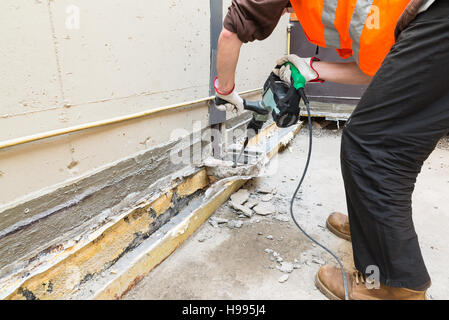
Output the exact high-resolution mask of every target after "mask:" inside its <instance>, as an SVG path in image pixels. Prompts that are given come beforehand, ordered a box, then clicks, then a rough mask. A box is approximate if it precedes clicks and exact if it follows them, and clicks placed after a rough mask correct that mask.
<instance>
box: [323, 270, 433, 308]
mask: <svg viewBox="0 0 449 320" xmlns="http://www.w3.org/2000/svg"><path fill="white" fill-rule="evenodd" d="M346 280H347V283H348V296H349V300H426V291H416V290H411V289H407V288H395V287H388V286H384V285H382V284H380V287H379V289H374V288H373V289H368V287H367V285H366V281H367V280H366V279H365V277H363V276H362V275H361V274H360V273H359V272H358V271H355V272H354V273H353V274H349V273H346ZM315 285H316V286H317V288H318V289H319V290H320V291H321V292H322V293H323V294H324V295H325V296H326V297H328V298H329V299H331V300H344V299H345V289H344V285H343V276H342V274H341V270H340V268H337V267H334V266H329V265H324V266H322V267H321V268H320V270H318V273H317V274H316V277H315Z"/></svg>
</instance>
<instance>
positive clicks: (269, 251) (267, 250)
mask: <svg viewBox="0 0 449 320" xmlns="http://www.w3.org/2000/svg"><path fill="white" fill-rule="evenodd" d="M264 251H265V253H273V250H271V249H268V248H267V249H265V250H264Z"/></svg>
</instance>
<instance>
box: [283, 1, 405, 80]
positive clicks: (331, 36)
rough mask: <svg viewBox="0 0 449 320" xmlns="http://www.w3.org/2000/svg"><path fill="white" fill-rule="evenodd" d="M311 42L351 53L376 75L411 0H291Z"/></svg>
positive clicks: (349, 54) (343, 54)
mask: <svg viewBox="0 0 449 320" xmlns="http://www.w3.org/2000/svg"><path fill="white" fill-rule="evenodd" d="M291 3H292V6H293V9H294V10H295V13H296V16H297V17H298V20H299V22H300V23H301V26H302V27H303V29H304V32H305V34H306V36H307V38H308V39H309V41H310V42H312V43H314V44H316V45H318V46H322V47H327V48H335V49H337V51H338V53H339V55H340V56H341V57H343V58H348V57H350V56H351V55H352V56H353V57H354V60H355V61H356V62H357V63H358V64H359V66H360V68H361V69H362V71H363V72H365V73H367V74H369V75H374V74H375V73H376V72H377V70H378V69H379V67H380V65H381V64H382V61H383V60H384V58H385V56H386V55H387V54H388V52H389V51H390V49H391V46H392V45H393V44H394V28H395V26H396V23H397V21H398V19H399V16H400V15H401V14H402V12H403V11H404V9H405V7H406V6H407V4H408V3H409V0H292V1H291Z"/></svg>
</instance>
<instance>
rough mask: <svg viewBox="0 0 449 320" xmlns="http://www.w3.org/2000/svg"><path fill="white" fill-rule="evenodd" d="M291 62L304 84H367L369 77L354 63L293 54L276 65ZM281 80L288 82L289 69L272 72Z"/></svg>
mask: <svg viewBox="0 0 449 320" xmlns="http://www.w3.org/2000/svg"><path fill="white" fill-rule="evenodd" d="M287 62H291V63H292V64H294V65H295V66H296V68H297V69H298V70H299V72H301V74H302V75H303V76H304V78H305V80H306V82H309V81H311V82H323V81H330V82H336V83H343V84H368V83H370V82H371V77H370V76H368V75H366V74H365V73H363V72H362V70H360V68H359V66H358V65H357V64H356V63H355V62H349V63H341V62H327V61H320V60H319V59H318V58H315V57H313V58H300V57H298V56H297V55H295V54H290V55H286V56H283V57H282V58H281V59H279V60H278V61H277V64H278V65H285V63H287ZM273 71H274V72H275V73H276V74H277V75H278V76H279V77H280V78H281V79H282V80H284V81H286V82H290V75H291V72H290V67H282V68H281V69H275V70H273Z"/></svg>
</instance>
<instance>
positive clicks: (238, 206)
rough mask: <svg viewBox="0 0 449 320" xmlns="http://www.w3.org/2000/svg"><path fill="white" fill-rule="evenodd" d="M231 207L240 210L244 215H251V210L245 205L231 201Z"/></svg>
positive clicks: (249, 216)
mask: <svg viewBox="0 0 449 320" xmlns="http://www.w3.org/2000/svg"><path fill="white" fill-rule="evenodd" d="M231 207H233V208H234V209H235V210H237V211H239V212H242V213H243V214H244V215H245V216H246V217H248V218H251V217H252V215H253V210H251V209H250V208H248V207H246V206H242V205H241V204H238V203H235V202H231Z"/></svg>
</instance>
